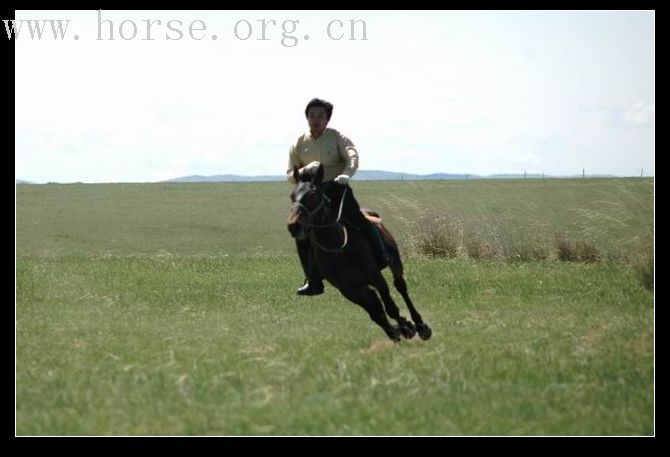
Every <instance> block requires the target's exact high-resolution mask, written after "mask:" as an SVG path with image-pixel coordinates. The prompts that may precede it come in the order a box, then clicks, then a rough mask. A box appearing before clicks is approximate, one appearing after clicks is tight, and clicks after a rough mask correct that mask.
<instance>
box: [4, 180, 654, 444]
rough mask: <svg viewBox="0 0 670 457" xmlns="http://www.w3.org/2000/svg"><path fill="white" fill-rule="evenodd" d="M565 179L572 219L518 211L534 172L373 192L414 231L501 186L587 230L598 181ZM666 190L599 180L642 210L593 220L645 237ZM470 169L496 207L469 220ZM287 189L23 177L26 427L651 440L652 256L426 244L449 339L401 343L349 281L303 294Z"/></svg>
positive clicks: (425, 275) (629, 240)
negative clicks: (502, 258) (496, 255)
mask: <svg viewBox="0 0 670 457" xmlns="http://www.w3.org/2000/svg"><path fill="white" fill-rule="evenodd" d="M560 183H565V185H566V186H567V187H566V189H563V200H564V202H565V205H564V206H565V208H564V209H563V213H560V211H559V209H560V208H559V206H560V205H559V201H560V198H558V197H557V196H554V195H546V196H545V197H544V198H545V199H547V200H551V201H553V202H554V203H553V204H554V205H555V208H553V209H552V208H545V207H544V205H536V206H533V205H527V206H523V205H516V206H515V204H514V203H515V202H518V201H520V197H518V196H516V192H520V191H522V190H523V189H526V188H525V187H524V186H528V185H530V184H528V183H527V182H521V181H518V182H515V183H511V184H510V185H511V186H512V188H511V189H510V192H509V193H507V194H506V197H505V196H501V195H499V194H501V193H503V192H502V191H501V188H502V187H504V186H505V185H508V183H505V182H500V183H497V184H496V183H488V182H461V183H452V182H446V183H441V182H436V183H417V185H414V183H397V185H396V186H394V185H393V184H392V183H383V184H382V183H355V189H356V193H357V195H358V196H359V200H360V201H361V202H362V203H363V204H364V206H372V207H375V209H380V210H381V211H382V215H383V216H384V218H385V222H387V224H388V225H389V228H391V229H392V230H393V231H394V233H395V234H396V235H397V236H398V238H403V236H405V232H404V230H405V228H406V227H407V226H406V225H404V222H403V221H404V219H403V218H411V217H413V216H412V214H414V215H417V214H419V213H422V212H428V211H430V210H434V209H435V208H436V207H437V206H433V205H437V204H438V200H439V199H438V198H437V197H435V198H433V195H434V194H440V193H442V194H443V197H444V195H449V196H451V197H453V200H449V201H448V202H443V205H442V206H440V207H439V210H440V211H444V212H449V213H454V212H459V211H460V212H461V213H460V214H462V215H463V217H464V218H466V216H468V217H470V218H471V219H472V220H476V219H477V214H479V213H478V211H480V210H481V211H483V210H482V209H481V208H482V207H483V206H489V207H491V205H494V203H495V202H497V203H495V205H499V208H500V210H501V211H507V212H509V217H510V218H513V214H514V211H518V212H519V215H518V217H519V218H520V219H521V216H520V214H521V213H523V215H524V216H525V215H527V214H529V213H532V217H534V218H537V220H545V221H547V222H546V223H547V224H548V225H551V224H557V225H559V224H563V225H564V226H570V227H573V229H574V228H575V227H579V226H580V224H581V225H584V226H587V225H586V224H588V220H587V219H584V218H582V217H583V213H580V212H579V211H572V210H570V208H571V205H572V207H574V208H578V207H580V202H579V199H580V198H582V199H583V202H582V204H581V206H582V207H588V206H589V205H591V204H592V203H591V201H592V200H591V198H590V196H591V194H589V193H588V192H587V193H586V194H585V193H584V192H582V193H581V194H579V195H581V197H579V196H577V195H573V191H572V190H571V189H570V188H571V187H572V186H573V185H575V186H576V185H579V184H575V183H573V182H571V181H558V180H557V181H547V182H545V183H539V184H542V185H551V186H553V187H552V189H551V192H548V194H552V193H557V192H559V190H558V189H560V185H559V184H560ZM377 184H379V186H378V187H376V186H377ZM456 184H460V187H459V186H458V185H456ZM648 184H649V182H648V181H644V180H629V181H625V182H623V183H622V182H620V180H597V181H596V182H594V183H593V186H596V187H595V188H594V189H591V192H592V193H594V194H595V193H599V194H602V195H608V196H609V197H608V198H610V199H612V200H613V201H617V202H619V201H627V200H626V198H629V201H630V202H629V203H626V204H629V205H630V206H631V210H630V211H632V212H634V215H633V216H630V218H629V219H627V222H626V227H628V230H623V229H622V228H621V227H619V228H617V229H609V228H608V226H607V225H606V224H605V223H604V222H603V221H604V220H605V219H606V218H604V219H598V218H595V219H594V218H592V219H590V220H591V221H592V223H593V227H592V232H593V233H596V232H598V233H600V234H601V236H603V237H605V235H607V237H608V238H603V239H604V240H609V241H605V242H604V243H605V244H610V245H612V246H614V245H616V244H620V243H624V244H625V245H626V246H628V248H630V247H631V246H635V245H636V241H635V239H636V236H638V239H639V231H640V230H642V231H645V230H648V229H649V227H653V220H652V221H647V220H646V218H647V217H649V214H650V213H649V212H648V211H647V210H646V209H643V208H637V205H641V206H647V207H648V206H650V205H651V202H650V201H649V198H650V196H649V195H648V194H647V193H646V192H647V190H648V187H647V185H648ZM470 185H475V186H478V187H475V191H476V192H475V194H477V195H478V196H479V198H481V199H482V202H481V205H479V206H475V203H474V201H472V200H471V201H470V202H469V203H470V204H471V205H472V206H471V213H470V214H469V215H468V214H467V211H466V210H467V204H468V202H467V201H465V202H464V201H463V199H465V200H467V199H471V198H474V197H473V196H472V195H471V193H470V192H467V191H466V190H467V189H466V186H470ZM496 185H499V186H501V187H500V188H498V189H494V188H495V187H496ZM608 185H610V186H611V193H608V192H607V186H608ZM401 186H405V187H401ZM625 188H628V189H629V190H628V193H627V192H624V191H623V190H622V189H625ZM403 189H404V190H405V191H406V193H403ZM431 189H433V191H432V192H430V190H431ZM512 189H516V190H514V191H512ZM584 189H589V188H588V186H586V185H585V186H584V188H582V190H584ZM631 189H632V190H631ZM288 190H289V189H288V186H287V185H283V184H282V185H280V184H278V183H276V184H235V185H218V184H209V185H199V184H198V185H190V184H189V185H175V184H173V185H71V186H56V185H48V186H18V187H17V262H16V297H17V299H16V355H17V360H16V433H17V434H18V435H652V434H654V390H653V385H654V366H653V360H654V347H653V345H654V333H653V328H654V309H653V303H654V296H653V291H650V290H648V289H647V288H645V287H644V285H643V284H642V283H641V281H640V279H639V277H638V276H639V272H638V271H637V270H636V269H635V267H634V266H633V265H631V264H629V263H627V262H623V261H613V260H612V261H601V262H595V263H586V264H585V263H572V262H559V261H549V260H547V261H539V262H516V263H510V262H497V261H473V260H471V259H467V258H462V257H460V258H456V259H452V260H445V259H439V258H438V259H429V258H423V257H421V256H416V255H408V256H407V259H406V276H407V280H408V285H409V288H410V294H411V295H412V297H413V299H414V302H415V304H416V305H417V307H418V309H419V311H420V312H421V313H422V314H423V316H424V319H425V320H426V321H427V322H428V323H429V324H430V325H431V326H432V328H433V331H434V335H433V338H432V339H431V340H429V341H425V342H424V341H419V340H418V339H414V340H411V341H406V342H403V343H402V344H399V345H395V346H394V345H393V344H391V343H390V342H389V341H388V340H387V338H386V336H385V335H384V333H383V331H382V330H381V329H380V328H378V327H377V326H376V325H375V324H373V323H372V322H371V321H370V320H369V318H368V317H367V315H366V313H365V312H364V311H363V310H362V309H361V308H359V307H357V306H356V305H354V304H352V303H350V302H348V301H347V300H345V299H343V298H342V297H341V296H340V295H339V293H338V292H337V291H336V290H334V289H333V288H332V287H327V288H326V293H325V294H324V295H322V296H318V297H312V298H304V297H297V296H295V295H294V289H295V287H296V286H297V285H298V284H299V281H300V279H301V278H302V274H301V271H300V267H299V262H298V260H297V257H296V256H295V254H294V253H293V251H294V247H293V244H292V241H291V240H290V238H289V236H288V233H287V232H286V229H285V226H284V217H285V211H286V209H287V206H288V205H287V204H286V203H287V202H288V198H287V197H286V194H287V193H288ZM390 192H396V197H397V199H398V205H399V206H400V207H401V209H402V211H400V212H399V213H398V214H396V215H394V212H395V211H398V210H396V209H394V210H392V208H394V207H392V206H391V203H390V201H387V200H386V199H388V198H390V197H389V195H387V194H388V193H390ZM628 194H635V195H637V197H636V198H633V197H632V196H629V197H626V198H624V197H622V196H624V195H628ZM496 195H498V196H497V197H496ZM570 195H573V197H572V200H570V198H568V196H570ZM424 197H425V198H426V199H427V200H426V201H424ZM505 198H506V199H507V201H508V202H509V205H505V204H504V202H505ZM524 198H525V200H526V201H528V200H529V199H531V200H533V199H538V198H540V197H537V196H532V197H531V196H525V197H524ZM492 200H494V202H492ZM410 201H412V202H414V203H413V204H409V203H408V202H410ZM368 202H372V204H369V203H368ZM403 202H405V203H403ZM419 202H420V203H419ZM631 202H636V203H635V204H633V203H631ZM385 205H388V206H385ZM403 205H405V206H403ZM412 205H415V206H416V208H414V211H415V213H412V209H411V208H412ZM422 205H423V206H422ZM547 205H549V203H547ZM617 205H619V206H620V207H623V206H625V205H624V203H617ZM617 205H611V206H610V207H614V206H617ZM275 206H276V207H275ZM549 206H551V205H549ZM532 207H534V208H535V212H533V211H531V209H529V208H532ZM422 208H423V209H422ZM515 208H516V209H515ZM634 208H637V209H634ZM557 211H558V212H559V213H560V214H557ZM603 211H605V210H603ZM635 211H637V212H635ZM612 217H613V216H612ZM551 218H555V219H554V221H553V222H549V220H550V219H551ZM408 220H409V219H408ZM597 221H601V222H602V224H600V225H598V223H597ZM577 232H578V231H577ZM65 234H69V235H68V236H67V237H65V236H64V235H65ZM152 234H153V236H152ZM59 235H60V236H59ZM112 239H114V240H116V241H115V242H112V241H111V240H112ZM408 254H412V253H411V252H408ZM385 273H386V275H387V276H388V272H385ZM394 297H395V298H396V301H397V303H398V304H399V306H400V307H401V312H403V314H405V315H407V312H406V310H405V309H404V306H403V305H402V300H401V299H400V297H399V296H398V294H396V293H395V292H394Z"/></svg>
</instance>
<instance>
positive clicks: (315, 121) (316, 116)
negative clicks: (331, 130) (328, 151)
mask: <svg viewBox="0 0 670 457" xmlns="http://www.w3.org/2000/svg"><path fill="white" fill-rule="evenodd" d="M307 123H308V124H309V129H310V130H311V132H312V133H313V134H314V135H317V136H318V135H320V134H321V133H322V132H323V131H324V130H325V129H326V126H327V125H328V114H326V109H325V108H323V107H321V106H314V107H312V108H310V109H309V111H307Z"/></svg>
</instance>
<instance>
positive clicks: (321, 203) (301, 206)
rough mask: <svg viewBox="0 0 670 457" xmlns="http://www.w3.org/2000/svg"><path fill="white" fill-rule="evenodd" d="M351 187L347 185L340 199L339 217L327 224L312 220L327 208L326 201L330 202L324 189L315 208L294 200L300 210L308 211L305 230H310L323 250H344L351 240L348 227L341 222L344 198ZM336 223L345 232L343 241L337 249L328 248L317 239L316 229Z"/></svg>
mask: <svg viewBox="0 0 670 457" xmlns="http://www.w3.org/2000/svg"><path fill="white" fill-rule="evenodd" d="M348 190H349V189H348V188H347V187H345V188H344V192H343V193H342V199H341V200H340V208H339V210H338V212H337V218H336V219H335V220H334V221H333V222H329V223H327V224H314V223H312V220H313V219H314V217H315V216H317V215H318V214H319V213H321V212H322V211H323V210H324V209H325V208H326V203H328V204H330V203H331V200H330V198H328V196H327V195H326V194H325V193H324V192H323V190H320V192H319V196H320V197H321V200H320V201H319V204H318V205H316V207H315V208H313V209H311V210H310V209H309V208H307V206H305V205H304V204H303V203H302V202H301V201H300V200H296V201H295V202H293V207H295V208H298V209H300V210H303V211H304V212H305V213H307V223H306V224H303V228H304V229H305V230H308V231H309V237H310V239H311V240H312V241H313V242H314V244H315V245H316V246H317V247H318V248H319V249H321V250H322V251H326V252H342V251H343V250H344V248H345V247H346V246H347V243H348V242H349V233H348V232H347V227H346V226H345V225H344V224H342V223H340V219H342V208H344V199H345V198H346V196H347V191H348ZM335 225H338V226H339V227H341V229H342V232H343V242H342V246H340V247H339V248H336V249H331V248H327V247H325V246H323V245H321V243H319V242H318V241H317V239H316V236H315V233H314V232H315V231H316V230H319V229H326V228H330V227H333V226H335Z"/></svg>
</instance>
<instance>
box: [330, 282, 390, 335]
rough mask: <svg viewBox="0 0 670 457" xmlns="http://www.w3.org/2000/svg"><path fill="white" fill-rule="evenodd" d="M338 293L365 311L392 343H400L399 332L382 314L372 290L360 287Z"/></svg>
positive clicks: (382, 310)
mask: <svg viewBox="0 0 670 457" xmlns="http://www.w3.org/2000/svg"><path fill="white" fill-rule="evenodd" d="M340 292H342V295H344V296H345V297H346V298H348V299H349V300H351V301H352V302H354V303H356V304H357V305H359V306H361V307H362V308H363V309H364V310H365V311H367V312H368V315H370V319H372V321H373V322H374V323H376V324H377V325H379V326H380V327H381V328H382V329H383V330H384V331H385V332H386V335H387V336H388V337H389V338H390V339H391V340H392V341H393V342H396V343H397V342H398V341H400V330H398V329H397V328H396V327H394V326H393V325H391V323H390V322H389V320H388V318H387V317H386V313H385V312H384V307H383V306H382V303H381V302H380V301H379V298H378V297H377V294H376V293H375V291H374V290H372V289H370V288H368V287H367V286H365V285H362V286H360V287H358V288H356V289H349V290H340Z"/></svg>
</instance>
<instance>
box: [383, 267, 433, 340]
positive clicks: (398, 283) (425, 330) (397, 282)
mask: <svg viewBox="0 0 670 457" xmlns="http://www.w3.org/2000/svg"><path fill="white" fill-rule="evenodd" d="M389 268H390V269H391V273H393V285H394V286H395V288H396V290H397V291H398V292H399V293H400V295H402V298H403V300H405V304H406V305H407V309H409V314H410V316H411V317H412V320H413V321H414V323H415V324H416V331H417V332H418V333H419V337H420V338H421V339H422V340H427V339H428V338H430V337H431V335H432V334H433V331H432V330H431V328H430V327H429V326H428V324H426V323H424V322H423V319H422V318H421V314H419V312H418V311H417V310H416V308H415V307H414V303H412V299H411V298H409V293H407V283H406V282H405V278H404V277H403V273H404V271H403V266H402V261H401V260H400V255H393V256H392V257H391V263H390V264H389ZM387 289H388V288H387Z"/></svg>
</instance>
